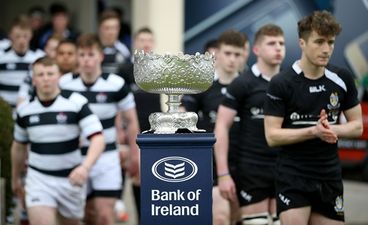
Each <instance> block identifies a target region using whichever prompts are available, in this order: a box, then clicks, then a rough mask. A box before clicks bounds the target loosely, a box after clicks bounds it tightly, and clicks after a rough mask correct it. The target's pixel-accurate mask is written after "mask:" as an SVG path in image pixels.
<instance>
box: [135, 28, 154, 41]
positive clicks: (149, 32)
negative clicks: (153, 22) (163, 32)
mask: <svg viewBox="0 0 368 225" xmlns="http://www.w3.org/2000/svg"><path fill="white" fill-rule="evenodd" d="M141 33H148V34H152V35H153V32H152V30H151V29H150V28H148V27H142V28H140V29H139V30H137V31H136V32H135V33H134V37H133V38H134V39H136V38H137V37H138V35H140V34H141Z"/></svg>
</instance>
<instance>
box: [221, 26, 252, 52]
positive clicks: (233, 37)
mask: <svg viewBox="0 0 368 225" xmlns="http://www.w3.org/2000/svg"><path fill="white" fill-rule="evenodd" d="M247 41H248V37H247V36H246V35H245V34H243V33H240V32H239V31H236V30H227V31H225V32H223V33H222V34H221V35H220V37H219V38H218V39H217V45H218V46H219V47H220V46H221V45H222V44H226V45H232V46H236V47H240V48H243V47H244V45H245V43H246V42H247Z"/></svg>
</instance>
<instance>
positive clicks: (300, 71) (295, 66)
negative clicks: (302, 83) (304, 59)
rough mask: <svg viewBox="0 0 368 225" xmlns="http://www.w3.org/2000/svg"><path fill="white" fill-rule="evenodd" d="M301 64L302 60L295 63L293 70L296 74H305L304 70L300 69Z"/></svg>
mask: <svg viewBox="0 0 368 225" xmlns="http://www.w3.org/2000/svg"><path fill="white" fill-rule="evenodd" d="M299 62H300V60H297V61H295V62H294V64H293V70H294V71H295V73H297V74H301V73H302V72H303V70H302V68H300V66H299Z"/></svg>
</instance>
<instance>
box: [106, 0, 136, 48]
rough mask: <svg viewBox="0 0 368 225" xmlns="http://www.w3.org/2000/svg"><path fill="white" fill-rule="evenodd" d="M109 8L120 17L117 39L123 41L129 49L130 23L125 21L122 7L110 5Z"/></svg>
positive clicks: (130, 42) (130, 37) (130, 45)
mask: <svg viewBox="0 0 368 225" xmlns="http://www.w3.org/2000/svg"><path fill="white" fill-rule="evenodd" d="M109 10H112V11H114V12H115V13H116V14H117V15H118V17H119V18H120V32H119V40H120V41H121V42H122V43H124V44H125V45H126V46H127V47H128V48H129V49H131V47H132V30H131V28H130V24H129V23H127V22H125V12H124V9H123V8H121V7H118V6H113V7H110V8H109Z"/></svg>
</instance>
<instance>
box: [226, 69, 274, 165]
mask: <svg viewBox="0 0 368 225" xmlns="http://www.w3.org/2000/svg"><path fill="white" fill-rule="evenodd" d="M268 84H269V81H268V80H266V79H265V78H264V77H263V76H262V75H261V72H260V71H259V69H258V67H257V65H256V64H254V65H253V66H252V67H251V70H249V71H248V72H246V73H245V74H244V75H243V76H239V77H237V78H236V79H235V80H234V81H233V82H232V83H231V84H230V86H229V87H228V89H227V94H226V98H225V99H224V101H223V102H222V105H224V106H226V107H229V108H231V109H234V110H236V111H237V112H238V115H239V117H240V134H239V136H240V139H239V154H238V156H239V159H238V161H239V162H240V163H241V162H244V163H252V164H257V165H269V166H273V165H275V161H276V157H277V149H276V148H270V147H269V146H268V145H267V142H266V138H265V134H264V125H263V120H264V114H263V104H264V101H265V98H266V90H267V88H268Z"/></svg>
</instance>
